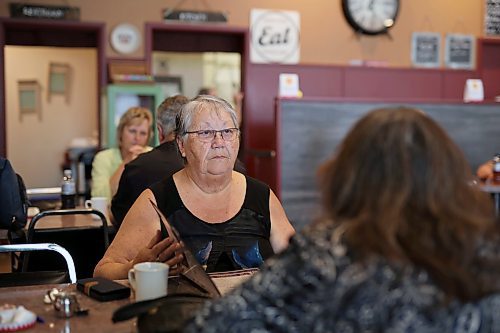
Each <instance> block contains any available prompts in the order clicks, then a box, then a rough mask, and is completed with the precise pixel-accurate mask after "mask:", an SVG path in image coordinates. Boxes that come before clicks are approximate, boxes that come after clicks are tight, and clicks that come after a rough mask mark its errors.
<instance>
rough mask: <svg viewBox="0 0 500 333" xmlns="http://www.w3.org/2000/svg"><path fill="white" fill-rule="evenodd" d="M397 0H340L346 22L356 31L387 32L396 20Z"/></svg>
mask: <svg viewBox="0 0 500 333" xmlns="http://www.w3.org/2000/svg"><path fill="white" fill-rule="evenodd" d="M399 2H400V1H399V0H342V10H343V11H344V15H345V17H346V19H347V22H348V23H349V24H350V25H351V27H352V28H353V29H354V30H355V31H356V32H358V33H362V34H365V35H378V34H381V33H387V31H388V30H389V28H391V27H392V26H393V25H394V23H395V22H396V17H397V16H398V11H399Z"/></svg>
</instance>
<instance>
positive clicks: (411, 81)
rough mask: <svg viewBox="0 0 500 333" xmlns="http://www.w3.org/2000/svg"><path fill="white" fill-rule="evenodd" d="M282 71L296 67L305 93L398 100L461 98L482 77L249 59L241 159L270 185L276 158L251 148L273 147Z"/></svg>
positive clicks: (473, 73) (498, 75)
mask: <svg viewBox="0 0 500 333" xmlns="http://www.w3.org/2000/svg"><path fill="white" fill-rule="evenodd" d="M280 73H297V74H298V75H299V78H300V79H299V80H300V89H301V90H302V92H303V94H304V96H305V97H314V98H316V97H320V98H321V97H325V98H326V97H328V98H332V97H335V98H342V99H346V100H350V101H361V100H364V101H369V100H372V101H380V100H385V101H388V102H389V101H391V102H401V103H404V102H418V101H420V102H429V103H442V102H457V101H461V100H462V98H463V88H464V84H465V80H466V79H468V78H478V77H480V74H479V71H467V70H444V69H408V68H404V69H403V68H381V67H342V66H317V65H316V66H315V65H295V66H291V65H286V66H285V65H257V64H250V65H249V68H248V72H247V80H248V81H247V87H246V92H245V109H244V125H243V126H244V141H245V145H244V146H245V147H246V154H245V162H246V163H247V168H248V171H249V174H250V175H253V176H255V177H257V178H259V179H261V180H263V181H265V182H267V183H268V184H269V185H270V186H271V187H272V188H273V189H276V179H275V176H274V175H275V174H276V173H275V168H276V158H273V157H272V156H269V155H266V154H259V155H262V156H260V157H259V156H256V155H255V154H254V153H253V152H254V151H255V150H257V151H258V152H266V151H275V149H276V136H275V135H276V126H275V111H274V110H275V103H276V100H275V99H276V96H277V94H278V77H279V74H280ZM481 73H482V75H493V76H494V77H496V78H500V73H496V72H493V71H486V72H485V71H484V70H483V71H482V72H481ZM498 91H500V90H498ZM486 96H487V97H490V98H491V96H490V95H486Z"/></svg>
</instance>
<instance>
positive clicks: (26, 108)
mask: <svg viewBox="0 0 500 333" xmlns="http://www.w3.org/2000/svg"><path fill="white" fill-rule="evenodd" d="M17 89H18V92H19V121H22V120H23V116H24V115H26V114H30V113H35V114H38V120H42V103H41V97H40V95H41V94H40V90H41V88H40V84H39V83H38V81H37V80H19V81H17Z"/></svg>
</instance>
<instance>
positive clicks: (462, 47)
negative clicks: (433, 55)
mask: <svg viewBox="0 0 500 333" xmlns="http://www.w3.org/2000/svg"><path fill="white" fill-rule="evenodd" d="M475 45H476V39H475V37H474V36H472V35H461V34H448V35H446V42H445V54H444V62H445V65H446V67H449V68H456V69H472V68H474V62H475V59H476V55H475V52H476V47H475Z"/></svg>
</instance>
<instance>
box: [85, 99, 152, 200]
mask: <svg viewBox="0 0 500 333" xmlns="http://www.w3.org/2000/svg"><path fill="white" fill-rule="evenodd" d="M152 123H153V116H152V115H151V112H150V111H149V110H148V109H146V108H142V107H133V108H130V109H128V110H127V112H125V113H124V114H123V115H122V117H121V118H120V122H119V124H118V127H117V130H116V135H117V142H118V147H117V148H109V149H106V150H103V151H100V152H99V153H97V154H96V156H95V158H94V161H93V162H92V187H91V195H92V197H106V198H108V200H109V201H111V198H112V196H113V195H114V194H115V193H116V190H117V188H118V182H119V181H120V177H121V175H122V172H123V169H124V168H125V164H127V163H129V162H130V161H132V160H134V159H135V158H136V157H137V156H138V155H139V154H141V153H144V152H147V151H150V150H151V149H152V148H151V147H149V146H147V144H148V142H149V138H150V137H151V125H152Z"/></svg>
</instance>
